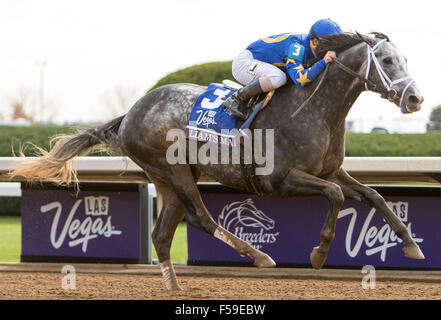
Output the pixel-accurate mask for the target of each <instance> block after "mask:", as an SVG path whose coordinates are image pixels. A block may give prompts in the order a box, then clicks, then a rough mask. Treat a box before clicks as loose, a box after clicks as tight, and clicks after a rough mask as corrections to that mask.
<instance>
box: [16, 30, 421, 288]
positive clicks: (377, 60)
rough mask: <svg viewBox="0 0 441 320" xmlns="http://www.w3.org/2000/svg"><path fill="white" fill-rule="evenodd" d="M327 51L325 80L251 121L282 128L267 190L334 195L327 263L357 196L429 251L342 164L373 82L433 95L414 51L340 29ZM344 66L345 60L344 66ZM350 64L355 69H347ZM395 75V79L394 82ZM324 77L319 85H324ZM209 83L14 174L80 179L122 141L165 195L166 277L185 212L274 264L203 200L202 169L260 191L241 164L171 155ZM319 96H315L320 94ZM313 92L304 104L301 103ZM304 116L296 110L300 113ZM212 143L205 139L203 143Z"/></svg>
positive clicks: (286, 93)
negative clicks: (417, 75)
mask: <svg viewBox="0 0 441 320" xmlns="http://www.w3.org/2000/svg"><path fill="white" fill-rule="evenodd" d="M317 50H318V52H319V58H320V56H323V55H324V53H325V52H326V51H328V50H335V51H336V52H337V54H338V62H337V63H332V64H331V65H329V67H328V70H327V73H326V75H322V77H323V76H326V78H325V79H324V81H323V82H321V81H319V80H318V79H317V80H316V81H315V83H313V84H311V85H310V86H308V87H305V88H297V87H296V86H295V85H294V84H292V83H291V84H286V85H285V86H283V87H282V88H279V89H278V90H277V91H276V92H275V94H274V96H273V98H272V100H271V101H270V103H269V104H268V106H267V107H266V108H265V109H263V110H262V111H260V113H259V114H258V115H257V116H256V118H255V119H254V122H253V123H252V125H251V127H250V128H251V129H268V128H271V129H274V138H275V147H274V164H275V165H274V170H273V172H272V173H271V174H269V175H267V176H262V177H260V178H259V179H260V180H259V181H260V182H261V183H262V185H264V186H265V187H264V188H263V190H264V192H263V193H266V194H273V195H278V196H282V197H295V196H305V195H306V196H316V195H320V196H324V197H326V198H327V199H328V200H329V208H328V212H327V214H326V219H325V223H324V225H323V228H322V230H321V233H320V244H319V246H317V247H314V248H313V249H312V252H311V254H310V260H311V264H312V266H313V267H314V268H315V269H320V268H321V267H322V265H323V263H324V262H325V260H326V257H327V255H328V250H329V246H330V244H331V242H332V240H333V239H334V233H335V226H336V221H337V216H338V212H339V209H340V207H341V205H342V203H343V201H344V199H345V198H349V199H355V200H358V201H361V202H363V203H366V204H367V205H369V206H371V207H374V208H376V209H377V211H378V212H380V213H381V214H382V215H383V217H384V219H385V220H386V221H387V223H388V224H389V225H390V226H391V228H392V230H393V231H394V232H395V233H396V235H397V236H398V237H399V238H400V239H401V240H402V241H403V251H404V254H405V255H406V256H407V257H410V258H414V259H424V255H423V254H422V252H421V250H420V248H419V247H418V245H417V244H416V243H415V241H414V240H413V239H412V237H411V235H410V234H409V232H408V230H407V228H406V226H405V225H404V224H403V223H402V222H401V221H400V220H399V219H398V218H397V217H396V216H395V215H394V213H393V212H392V210H391V209H390V208H389V207H388V206H387V204H386V202H385V200H384V199H383V197H382V196H381V195H379V194H378V193H377V192H376V191H374V190H373V189H371V188H369V187H367V186H364V185H362V184H360V183H359V182H357V181H356V180H354V179H353V178H352V177H350V176H349V175H348V173H347V172H346V171H345V170H344V169H343V168H342V163H343V159H344V154H345V151H344V150H345V149H344V148H345V118H346V116H347V114H348V112H349V110H350V108H351V107H352V105H353V103H354V102H355V100H356V99H357V98H358V96H359V95H360V94H361V93H362V92H363V91H365V90H370V91H374V92H377V93H380V94H381V95H382V97H383V98H386V99H388V100H390V101H392V102H394V103H395V104H396V105H397V106H399V107H400V109H401V112H402V113H412V112H415V111H418V110H420V108H421V104H422V102H423V97H422V95H421V94H420V92H419V90H418V89H417V87H416V85H415V83H414V82H413V80H412V79H411V78H410V77H409V75H408V71H407V67H406V59H405V57H404V56H403V55H402V54H401V53H400V52H399V50H398V49H397V47H396V46H395V45H394V44H393V43H392V42H390V41H389V39H388V38H387V37H386V36H384V35H382V34H379V33H376V34H375V37H372V36H365V35H360V34H358V33H357V34H353V33H344V34H340V35H333V36H330V37H329V38H327V39H326V40H324V41H322V43H321V44H320V45H319V47H318V48H317ZM339 66H340V68H339ZM342 68H343V70H344V71H345V72H344V71H342ZM391 79H395V80H391ZM319 84H321V86H320V88H319V89H318V90H316V89H317V86H318V85H319ZM205 89H206V87H203V86H198V85H194V84H174V85H167V86H163V87H160V88H157V89H155V90H153V91H152V92H150V93H148V94H147V95H145V96H144V97H142V98H141V99H140V100H139V101H138V102H136V104H135V105H134V106H133V107H132V108H131V109H130V111H129V112H128V113H127V114H126V115H124V116H121V117H119V118H117V119H114V120H113V121H111V122H109V123H107V124H105V125H103V126H101V127H98V128H95V129H89V130H87V131H84V132H80V133H78V134H75V135H70V136H65V137H63V138H61V139H60V140H59V141H58V142H57V143H56V144H55V145H54V147H53V148H52V150H51V151H50V152H45V151H44V150H41V151H42V152H43V154H42V155H41V157H38V158H36V159H28V160H26V161H24V162H23V163H22V164H21V166H20V167H19V168H16V169H15V170H14V171H11V172H10V175H11V177H14V176H22V177H25V178H27V179H28V180H35V179H40V180H52V181H55V182H58V183H71V182H72V181H75V179H76V175H75V170H73V169H72V165H71V161H72V158H73V157H74V156H76V155H77V154H79V153H80V152H82V151H84V150H88V149H89V148H91V147H92V146H95V145H99V144H104V145H106V144H107V145H109V144H116V145H117V146H118V147H119V148H120V149H121V150H122V152H123V153H124V154H125V155H127V156H128V157H130V158H131V159H132V160H133V161H134V162H135V163H137V164H138V165H139V166H140V167H141V168H142V169H143V170H144V171H145V173H146V175H147V177H148V178H149V179H150V180H151V181H152V182H153V183H154V184H155V186H156V189H157V191H158V192H159V193H160V194H161V195H162V197H163V201H164V203H163V208H162V210H161V213H160V216H159V219H158V221H157V224H156V227H155V229H154V231H153V235H152V237H153V243H154V246H155V248H156V252H157V254H158V258H159V262H160V267H161V270H162V274H163V278H164V281H165V285H166V287H167V288H168V289H170V290H178V289H181V288H180V286H179V284H178V282H177V279H176V275H175V271H174V269H173V265H172V263H171V261H170V246H171V242H172V239H173V236H174V232H175V230H176V227H177V225H178V223H179V222H180V221H182V219H183V218H184V216H185V218H186V220H187V222H188V223H189V224H190V225H192V226H194V227H196V228H198V229H200V230H203V231H204V232H206V233H208V234H210V235H213V236H215V237H217V238H218V239H220V240H222V241H224V242H225V243H227V244H228V245H230V246H231V247H233V248H234V249H235V250H236V251H237V252H238V253H239V254H241V255H243V256H248V257H250V258H252V259H254V265H255V266H257V267H273V266H275V263H274V261H273V260H272V259H271V258H270V257H269V256H268V255H267V254H265V253H263V252H261V251H260V250H257V249H255V248H253V247H252V246H251V245H250V244H248V243H247V242H245V241H242V240H241V239H239V238H238V237H236V236H234V235H233V234H231V233H230V232H228V231H227V230H225V229H224V228H222V227H220V226H219V225H218V224H217V223H216V222H215V221H214V220H213V219H212V217H211V215H210V213H209V212H208V210H207V209H206V207H205V206H204V203H203V202H202V199H201V195H200V193H199V191H198V188H197V185H196V183H197V181H198V179H199V177H200V175H201V174H202V173H204V174H205V175H207V176H210V177H212V178H214V179H215V180H217V181H219V182H220V183H221V184H223V185H226V186H231V187H234V188H237V189H242V190H247V191H249V192H255V190H253V189H252V188H250V184H249V179H250V177H249V176H247V175H246V174H245V173H244V172H245V171H244V170H243V166H242V165H240V164H211V163H208V164H201V163H197V164H170V163H169V162H168V161H167V159H166V152H167V149H168V148H169V147H170V145H171V144H172V142H171V141H167V139H166V136H167V132H169V130H170V129H174V128H178V129H182V130H185V127H186V124H187V121H188V118H189V114H190V112H191V109H192V107H193V104H194V103H195V101H196V99H197V97H198V96H199V95H200V94H201V93H202V92H204V90H205ZM311 95H312V96H311ZM308 98H311V99H310V100H309V101H308V104H307V105H306V106H305V108H304V109H303V110H301V112H298V113H296V110H298V108H299V105H300V104H302V102H304V101H305V100H306V99H308ZM293 114H295V117H291V116H292V115H293ZM201 144H202V143H199V147H200V145H201Z"/></svg>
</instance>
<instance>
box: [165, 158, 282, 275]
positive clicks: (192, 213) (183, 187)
mask: <svg viewBox="0 0 441 320" xmlns="http://www.w3.org/2000/svg"><path fill="white" fill-rule="evenodd" d="M171 171H172V177H174V178H173V179H170V184H171V185H172V186H173V189H174V190H175V191H176V193H177V194H178V196H179V198H180V199H181V200H182V203H183V205H184V208H185V209H184V210H185V216H186V219H187V222H188V223H189V224H190V225H192V226H193V227H196V228H198V229H200V230H202V231H205V232H206V233H208V234H210V235H213V236H215V237H216V238H218V239H220V240H222V241H223V242H225V243H227V244H228V245H230V246H231V247H233V248H234V249H235V250H236V251H237V252H238V253H239V254H240V255H242V256H248V257H250V258H252V259H254V265H255V266H257V267H274V266H275V263H274V261H273V260H272V259H271V258H270V257H269V256H268V255H267V254H265V253H263V252H261V251H260V250H257V249H255V248H253V247H252V246H251V245H250V244H249V243H248V242H246V241H243V240H241V239H239V238H238V237H236V236H235V235H233V234H232V233H230V232H229V231H227V230H225V229H224V228H222V227H220V226H219V225H218V224H217V223H216V222H215V221H214V220H213V218H212V217H211V215H210V213H209V212H208V210H207V208H206V207H205V205H204V203H203V202H202V198H201V194H200V193H199V190H198V188H197V185H196V183H195V181H194V180H193V176H192V173H191V169H190V167H189V166H188V165H175V166H173V167H171ZM176 177H178V178H176Z"/></svg>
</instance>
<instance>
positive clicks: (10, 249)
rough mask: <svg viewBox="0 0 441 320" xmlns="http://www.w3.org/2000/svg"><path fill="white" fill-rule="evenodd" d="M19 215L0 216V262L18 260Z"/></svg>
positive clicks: (19, 246)
mask: <svg viewBox="0 0 441 320" xmlns="http://www.w3.org/2000/svg"><path fill="white" fill-rule="evenodd" d="M20 221H21V218H20V217H0V262H20V253H21V226H20Z"/></svg>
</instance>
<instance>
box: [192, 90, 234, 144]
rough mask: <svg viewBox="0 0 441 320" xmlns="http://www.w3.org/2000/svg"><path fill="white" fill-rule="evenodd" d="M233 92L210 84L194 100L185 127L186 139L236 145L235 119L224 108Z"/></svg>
mask: <svg viewBox="0 0 441 320" xmlns="http://www.w3.org/2000/svg"><path fill="white" fill-rule="evenodd" d="M233 93H234V90H233V89H232V88H230V87H227V86H225V85H223V84H218V83H211V84H210V85H209V86H208V88H207V90H206V91H205V92H203V93H202V94H201V95H200V96H199V97H198V99H197V100H196V102H195V104H194V106H193V109H192V111H191V114H190V118H189V120H188V123H187V127H186V135H187V138H188V139H193V140H197V141H203V142H212V143H217V144H221V145H222V144H224V145H229V146H232V145H236V140H235V137H236V135H237V133H238V130H237V119H236V117H235V116H234V115H233V114H232V113H230V112H229V111H228V110H226V109H225V108H224V102H225V100H226V99H227V98H228V97H229V96H231V95H232V94H233Z"/></svg>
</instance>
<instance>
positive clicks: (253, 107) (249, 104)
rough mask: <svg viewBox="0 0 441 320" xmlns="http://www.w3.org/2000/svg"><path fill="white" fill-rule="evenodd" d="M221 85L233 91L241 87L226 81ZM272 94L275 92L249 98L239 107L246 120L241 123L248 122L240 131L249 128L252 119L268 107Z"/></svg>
mask: <svg viewBox="0 0 441 320" xmlns="http://www.w3.org/2000/svg"><path fill="white" fill-rule="evenodd" d="M222 85H224V86H225V87H227V88H228V89H230V90H234V91H237V90H239V89H240V88H242V87H243V86H242V85H240V84H238V83H237V82H234V81H231V80H228V79H225V80H222ZM274 92H275V90H271V91H269V92H267V93H263V94H261V95H258V96H254V97H251V98H250V99H248V101H246V103H244V104H242V105H241V106H240V107H239V108H240V111H241V112H243V113H244V114H245V116H246V118H247V119H246V120H244V121H243V122H244V124H245V123H247V122H248V120H250V121H249V123H248V125H247V126H246V127H243V126H242V127H241V128H240V129H247V128H248V127H249V125H250V124H251V122H252V121H253V119H254V117H255V116H256V115H257V113H258V112H259V111H260V110H262V109H263V108H265V107H266V106H267V105H268V102H269V101H270V100H271V98H272V97H273V95H274Z"/></svg>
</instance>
